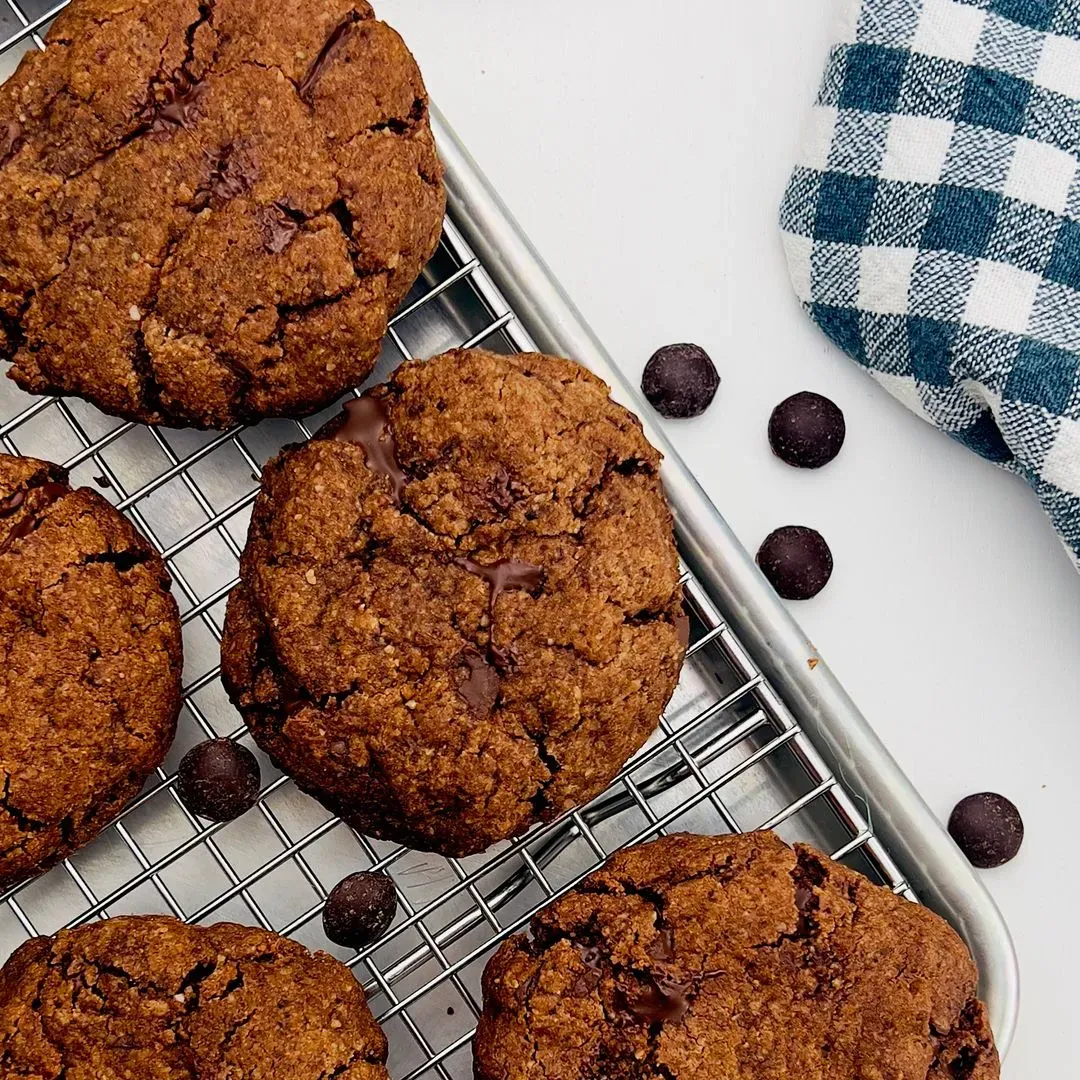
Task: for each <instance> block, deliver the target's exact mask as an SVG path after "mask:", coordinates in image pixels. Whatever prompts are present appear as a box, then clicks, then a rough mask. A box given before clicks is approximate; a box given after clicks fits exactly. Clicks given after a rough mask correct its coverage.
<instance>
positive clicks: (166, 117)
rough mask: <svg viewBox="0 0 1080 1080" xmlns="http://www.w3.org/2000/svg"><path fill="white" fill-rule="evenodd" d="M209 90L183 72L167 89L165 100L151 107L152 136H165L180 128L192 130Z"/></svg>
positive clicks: (203, 84)
mask: <svg viewBox="0 0 1080 1080" xmlns="http://www.w3.org/2000/svg"><path fill="white" fill-rule="evenodd" d="M207 89H208V88H207V86H206V84H205V83H201V82H196V81H194V80H193V79H192V78H191V76H190V75H188V74H187V72H181V73H180V75H179V77H178V78H177V80H176V82H175V83H174V84H173V85H171V86H167V87H166V88H165V95H164V100H163V101H161V102H160V103H156V104H154V105H152V106H151V107H150V108H151V121H150V132H151V134H154V135H165V134H169V133H171V132H173V131H176V130H178V129H180V128H185V129H186V128H190V127H191V126H192V125H193V124H194V122H195V118H196V116H197V115H198V114H199V112H200V110H201V109H202V101H203V98H204V97H205V96H206V91H207Z"/></svg>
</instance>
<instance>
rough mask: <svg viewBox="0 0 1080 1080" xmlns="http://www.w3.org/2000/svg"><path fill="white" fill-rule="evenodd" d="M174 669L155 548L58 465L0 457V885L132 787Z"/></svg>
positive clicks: (49, 857) (159, 742) (167, 703)
mask: <svg viewBox="0 0 1080 1080" xmlns="http://www.w3.org/2000/svg"><path fill="white" fill-rule="evenodd" d="M181 666H182V665H181V632H180V618H179V614H178V612H177V607H176V601H175V600H173V598H172V595H171V594H170V592H169V578H168V575H167V573H166V571H165V565H164V563H163V562H162V560H161V558H160V557H159V556H158V554H157V553H156V552H155V551H153V549H152V548H151V547H150V545H149V544H148V543H147V542H146V541H145V540H144V539H143V538H142V537H141V536H140V535H139V534H138V533H137V532H136V531H135V528H134V527H133V526H132V525H131V523H130V522H129V521H128V520H127V519H126V518H125V517H124V516H123V515H122V514H120V513H119V512H118V511H117V510H116V509H114V508H113V507H112V506H111V505H110V504H109V503H108V502H107V501H106V500H105V499H103V498H102V497H101V496H100V495H99V494H97V492H95V491H91V490H89V489H88V488H79V489H77V490H75V489H72V488H71V487H70V486H69V485H68V482H67V474H66V472H65V471H64V470H63V469H61V468H59V467H58V466H56V465H51V464H49V463H48V462H45V461H36V460H34V459H33V458H22V457H8V456H6V455H0V779H2V783H3V789H2V793H0V889H4V888H7V887H9V886H11V885H15V884H17V883H18V882H19V881H20V880H22V879H23V878H25V877H27V876H29V875H31V874H33V873H36V872H38V871H41V870H44V869H46V868H48V867H49V866H51V865H52V864H54V863H55V862H57V861H59V860H60V859H62V858H65V857H66V856H68V855H70V854H71V853H72V852H74V851H76V850H77V849H78V848H80V847H82V846H83V845H84V844H86V843H88V842H89V841H90V840H92V839H93V838H94V837H95V836H97V834H98V833H99V832H100V831H101V830H102V829H103V828H104V827H105V826H106V825H108V824H109V822H110V820H111V819H112V818H113V817H115V816H116V814H117V813H119V811H120V810H121V809H122V808H123V807H124V805H125V803H127V801H128V800H129V799H131V798H132V797H133V796H135V795H137V794H138V793H139V790H140V789H141V787H142V785H143V782H144V781H145V780H146V778H147V777H148V776H149V775H150V773H151V772H152V771H153V770H154V769H155V768H156V767H157V766H158V765H160V764H161V762H162V760H163V759H164V757H165V754H166V752H167V751H168V749H169V745H170V743H171V742H172V739H173V735H174V733H175V731H176V719H177V714H178V713H179V711H180V677H181Z"/></svg>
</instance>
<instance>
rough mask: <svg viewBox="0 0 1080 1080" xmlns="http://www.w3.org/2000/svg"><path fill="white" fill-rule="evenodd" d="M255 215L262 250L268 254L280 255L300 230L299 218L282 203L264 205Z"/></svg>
mask: <svg viewBox="0 0 1080 1080" xmlns="http://www.w3.org/2000/svg"><path fill="white" fill-rule="evenodd" d="M257 216H258V223H259V229H260V231H261V232H262V241H263V250H264V251H265V252H266V253H267V254H268V255H280V254H281V253H282V252H283V251H284V250H285V249H286V248H287V247H288V246H289V245H290V244H291V243H292V242H293V240H294V239H296V234H297V233H298V232H299V231H300V219H299V218H298V216H297V215H296V214H295V213H293V212H292V211H290V209H289V208H288V207H287V206H285V205H284V204H283V203H273V204H272V205H270V206H265V207H263V208H262V209H261V210H260V211H258V215H257Z"/></svg>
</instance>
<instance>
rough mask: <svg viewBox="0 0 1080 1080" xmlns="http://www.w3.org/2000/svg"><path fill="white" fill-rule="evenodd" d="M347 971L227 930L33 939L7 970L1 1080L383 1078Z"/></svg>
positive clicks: (111, 926) (160, 927)
mask: <svg viewBox="0 0 1080 1080" xmlns="http://www.w3.org/2000/svg"><path fill="white" fill-rule="evenodd" d="M386 1056H387V1044H386V1037H385V1035H383V1032H382V1030H381V1029H380V1027H379V1025H378V1024H376V1023H375V1021H374V1019H373V1018H372V1016H371V1012H370V1011H369V1009H368V1006H367V1002H366V1000H365V998H364V991H363V990H362V989H361V987H360V984H359V983H358V982H357V980H356V979H355V978H354V976H353V974H352V972H350V971H349V969H348V968H347V967H346V966H345V965H344V964H342V963H340V962H339V961H337V960H335V959H334V958H333V957H330V956H327V955H326V954H325V953H310V952H308V950H307V949H305V948H304V947H303V946H302V945H299V944H297V943H296V942H294V941H290V940H289V939H288V938H284V937H281V936H279V935H278V934H274V933H271V932H269V931H266V930H256V929H252V928H249V927H246V926H236V925H234V924H231V923H218V924H217V925H215V926H185V925H184V924H183V923H181V922H178V921H177V920H175V919H170V918H164V917H161V916H144V917H124V918H115V919H106V920H104V921H102V922H97V923H93V924H91V925H89V926H83V927H80V928H79V929H77V930H62V931H61V932H60V933H59V934H57V935H56V936H55V937H52V938H46V937H39V938H34V939H32V940H31V941H28V942H26V943H25V944H24V945H22V946H21V947H20V948H19V949H17V950H16V952H15V953H14V954H13V955H12V957H11V959H10V960H8V962H7V963H6V964H5V965H4V968H3V970H2V971H0V1063H2V1066H3V1070H2V1071H3V1075H4V1076H33V1077H37V1078H40V1080H63V1078H64V1077H72V1078H73V1077H76V1076H78V1077H87V1078H89V1077H94V1078H105V1077H109V1078H111V1077H116V1078H119V1077H146V1078H148V1080H149V1078H150V1077H153V1078H154V1080H191V1078H192V1077H206V1078H207V1080H209V1078H210V1077H221V1078H225V1077H238V1078H239V1077H252V1078H255V1077H267V1078H268V1077H271V1076H276V1077H282V1078H283V1080H328V1078H330V1077H333V1078H334V1080H389V1073H388V1072H387V1071H386V1068H385V1065H386Z"/></svg>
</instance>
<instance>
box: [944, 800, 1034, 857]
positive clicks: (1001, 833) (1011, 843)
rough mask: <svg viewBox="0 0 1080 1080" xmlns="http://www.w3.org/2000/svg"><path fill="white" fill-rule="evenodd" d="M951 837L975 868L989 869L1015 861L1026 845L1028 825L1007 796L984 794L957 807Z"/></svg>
mask: <svg viewBox="0 0 1080 1080" xmlns="http://www.w3.org/2000/svg"><path fill="white" fill-rule="evenodd" d="M949 834H950V835H951V836H952V838H953V839H954V840H955V841H956V843H957V845H958V846H959V848H960V850H961V851H962V852H963V853H964V854H965V855H966V856H967V857H968V861H969V862H970V863H971V864H972V866H977V867H979V869H980V870H989V869H991V868H993V867H995V866H1002V865H1004V864H1005V863H1007V862H1009V861H1010V860H1011V859H1013V858H1015V856H1016V853H1017V852H1018V851H1019V850H1020V845H1021V844H1022V843H1023V842H1024V822H1023V820H1022V819H1021V817H1020V811H1019V810H1017V809H1016V807H1015V806H1014V805H1013V804H1012V803H1011V802H1010V801H1009V800H1008V799H1006V798H1005V796H1004V795H997V794H995V793H994V792H991V791H984V792H981V793H979V794H978V795H969V796H968V797H967V798H966V799H961V800H960V802H958V803H957V804H956V809H954V810H953V812H952V814H951V815H950V817H949Z"/></svg>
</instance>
